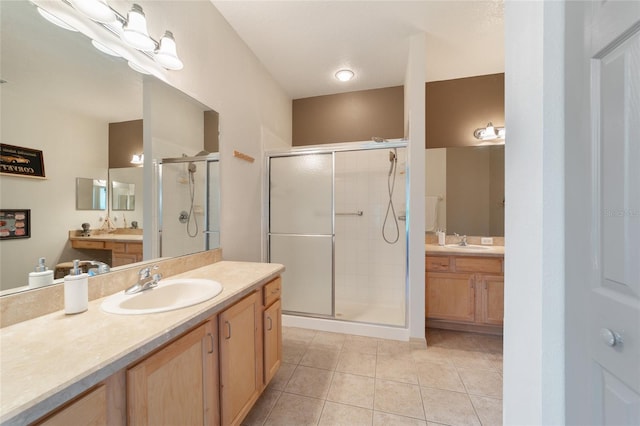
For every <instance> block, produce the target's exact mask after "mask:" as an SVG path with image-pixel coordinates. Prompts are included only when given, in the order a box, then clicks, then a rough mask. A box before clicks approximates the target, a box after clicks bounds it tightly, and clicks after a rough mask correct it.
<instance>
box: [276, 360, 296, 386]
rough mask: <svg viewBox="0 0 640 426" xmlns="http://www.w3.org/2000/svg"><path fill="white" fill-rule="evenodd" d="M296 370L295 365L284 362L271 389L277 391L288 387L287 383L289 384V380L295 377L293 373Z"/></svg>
mask: <svg viewBox="0 0 640 426" xmlns="http://www.w3.org/2000/svg"><path fill="white" fill-rule="evenodd" d="M295 369H296V365H295V364H288V363H286V362H283V363H282V364H280V368H279V369H278V372H277V373H276V375H275V376H273V379H271V382H270V383H269V387H270V388H273V389H277V390H284V389H285V388H286V387H287V383H289V379H290V378H291V376H292V375H293V372H294V371H295Z"/></svg>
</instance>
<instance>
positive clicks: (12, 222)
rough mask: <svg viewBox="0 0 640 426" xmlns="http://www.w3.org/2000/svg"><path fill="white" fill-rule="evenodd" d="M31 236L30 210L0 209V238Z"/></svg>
mask: <svg viewBox="0 0 640 426" xmlns="http://www.w3.org/2000/svg"><path fill="white" fill-rule="evenodd" d="M30 237H31V210H29V209H18V210H7V209H2V210H0V240H11V239H15V238H30Z"/></svg>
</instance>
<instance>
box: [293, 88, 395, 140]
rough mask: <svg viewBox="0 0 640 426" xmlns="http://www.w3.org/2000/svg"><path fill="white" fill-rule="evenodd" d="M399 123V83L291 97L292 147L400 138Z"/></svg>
mask: <svg viewBox="0 0 640 426" xmlns="http://www.w3.org/2000/svg"><path fill="white" fill-rule="evenodd" d="M403 123H404V88H403V86H397V87H387V88H384V89H372V90H362V91H358V92H348V93H339V94H335V95H326V96H315V97H311V98H304V99H295V100H294V101H293V146H303V145H315V144H324V143H338V142H354V141H363V140H371V138H372V137H374V136H378V137H382V138H387V139H392V138H401V137H403V135H404V124H403Z"/></svg>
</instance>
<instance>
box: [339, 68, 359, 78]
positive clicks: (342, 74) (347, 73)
mask: <svg viewBox="0 0 640 426" xmlns="http://www.w3.org/2000/svg"><path fill="white" fill-rule="evenodd" d="M354 76H355V74H354V72H353V71H351V70H348V69H344V70H340V71H338V72H337V73H336V78H337V79H338V80H340V81H349V80H351V79H352V78H353V77H354Z"/></svg>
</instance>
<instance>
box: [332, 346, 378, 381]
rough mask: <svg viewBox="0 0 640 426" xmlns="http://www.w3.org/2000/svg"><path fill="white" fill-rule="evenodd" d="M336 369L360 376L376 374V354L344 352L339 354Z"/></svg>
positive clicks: (373, 375)
mask: <svg viewBox="0 0 640 426" xmlns="http://www.w3.org/2000/svg"><path fill="white" fill-rule="evenodd" d="M336 371H341V372H343V373H350V374H359V375H361V376H368V377H375V376H376V354H375V353H373V354H370V353H362V352H345V351H344V350H343V351H342V353H341V354H340V358H339V359H338V364H337V365H336Z"/></svg>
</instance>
